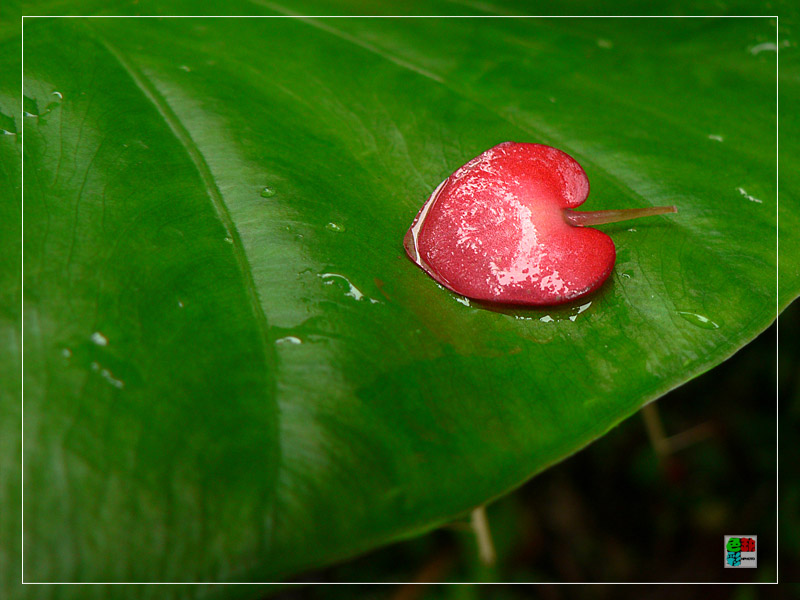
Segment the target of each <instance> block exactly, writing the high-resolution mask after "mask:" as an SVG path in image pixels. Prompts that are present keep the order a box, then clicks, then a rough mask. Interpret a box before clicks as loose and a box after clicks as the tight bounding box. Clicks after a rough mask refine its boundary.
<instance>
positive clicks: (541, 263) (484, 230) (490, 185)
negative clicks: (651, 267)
mask: <svg viewBox="0 0 800 600" xmlns="http://www.w3.org/2000/svg"><path fill="white" fill-rule="evenodd" d="M588 195H589V179H588V178H587V177H586V173H584V171H583V169H582V168H581V166H580V165H579V164H578V163H577V162H576V161H575V159H573V158H572V157H571V156H569V155H568V154H566V153H564V152H562V151H561V150H558V149H556V148H552V147H550V146H544V145H542V144H524V143H516V142H504V143H502V144H499V145H497V146H495V147H494V148H490V149H489V150H487V151H486V152H484V153H483V154H481V155H480V156H478V157H476V158H473V159H472V160H471V161H469V162H468V163H467V164H465V165H464V166H463V167H461V168H459V169H458V170H457V171H456V172H455V173H453V174H452V175H450V177H448V178H447V179H445V180H444V181H443V182H442V183H441V184H440V185H439V187H437V188H436V190H434V192H433V194H431V196H430V198H428V200H427V202H425V204H424V205H423V207H422V209H420V211H419V213H418V214H417V217H416V219H414V222H413V223H412V225H411V228H410V229H409V230H408V232H407V233H406V236H405V239H404V245H405V248H406V252H407V253H408V255H409V257H411V259H412V260H413V261H414V262H415V263H417V265H419V266H420V267H421V268H422V269H423V270H424V271H425V272H427V273H428V274H429V275H430V276H431V277H433V278H434V279H435V280H436V281H438V282H439V283H441V284H442V285H443V286H445V287H447V288H448V289H450V290H452V291H454V292H456V293H457V294H461V295H463V296H466V297H468V298H473V299H475V300H483V301H486V302H496V303H504V304H523V305H540V306H542V305H552V304H561V303H563V302H569V301H571V300H575V299H577V298H580V297H581V296H585V295H586V294H589V293H591V292H593V291H594V290H596V289H597V288H599V287H600V286H601V285H602V284H603V282H604V281H605V280H606V278H608V276H609V275H610V274H611V270H612V269H613V268H614V260H615V258H616V251H615V249H614V242H612V241H611V238H610V237H608V236H607V235H606V234H605V233H602V232H601V231H598V230H596V229H591V228H588V227H584V226H585V225H597V224H601V223H612V222H615V221H621V220H625V219H631V218H636V217H644V216H650V215H656V214H662V213H666V212H676V208H675V207H674V206H661V207H651V208H641V209H628V210H605V211H595V212H576V211H574V210H572V209H574V208H575V207H577V206H580V205H581V204H583V202H584V201H585V200H586V197H587V196H588Z"/></svg>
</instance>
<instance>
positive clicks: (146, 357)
mask: <svg viewBox="0 0 800 600" xmlns="http://www.w3.org/2000/svg"><path fill="white" fill-rule="evenodd" d="M253 6H256V7H257V9H258V12H263V13H264V14H281V13H287V12H288V10H287V9H286V8H284V7H282V6H278V5H275V4H272V3H267V2H263V3H259V4H256V5H253V4H250V5H248V10H247V12H248V13H250V14H253ZM293 10H302V11H303V12H308V13H309V14H314V13H315V11H314V7H313V6H311V5H310V4H309V5H308V6H305V7H303V9H300V8H293ZM434 12H436V11H434ZM774 37H775V29H774V23H772V22H771V21H770V20H768V19H737V20H733V19H731V20H692V21H686V20H666V19H664V20H661V19H658V20H647V21H631V20H626V19H608V20H590V19H570V20H543V19H524V20H482V19H481V20H475V19H469V20H460V19H459V20H456V19H452V20H433V19H408V20H402V21H399V20H376V19H341V20H326V19H310V18H303V19H161V20H156V19H92V20H89V19H35V20H28V21H26V25H25V88H24V89H25V92H24V93H25V98H24V103H23V108H24V111H26V113H27V115H26V116H24V117H14V116H13V114H14V109H13V106H14V104H13V98H14V94H15V92H14V88H13V86H11V85H9V86H8V89H6V88H3V93H4V94H5V96H4V99H3V102H4V103H5V104H3V109H2V112H3V113H4V114H6V115H9V114H10V115H12V116H10V117H9V118H10V119H11V120H12V121H14V123H15V126H16V127H17V128H18V129H21V127H22V125H23V123H24V134H25V149H24V161H25V182H24V194H25V202H24V216H25V236H24V257H25V264H24V267H25V282H24V283H25V288H24V289H25V306H24V308H25V323H24V326H25V355H24V359H25V381H24V384H25V403H24V408H25V429H24V436H25V471H24V474H25V491H26V495H25V507H24V508H25V576H26V580H29V581H230V580H234V581H244V580H257V581H269V580H277V579H280V578H284V577H287V576H290V575H293V574H296V573H298V572H301V571H302V570H304V569H308V568H310V567H312V566H315V565H321V564H327V563H329V562H332V561H335V560H340V559H343V558H346V557H349V556H352V555H354V554H356V553H358V552H362V551H365V550H368V549H370V548H373V547H375V546H377V545H380V544H384V543H387V542H389V541H391V540H395V539H401V538H403V537H408V536H412V535H415V534H417V533H419V532H422V531H426V530H428V529H430V528H433V527H436V526H438V525H441V524H442V523H445V522H447V521H449V520H451V519H452V518H454V517H455V516H457V515H459V514H461V513H463V512H464V511H467V510H469V509H470V508H472V507H474V506H476V505H478V504H480V503H483V502H486V501H487V500H489V499H491V498H494V497H497V496H499V495H501V494H503V493H505V492H507V491H509V490H510V489H512V488H514V487H515V486H517V485H519V484H520V483H521V482H523V481H525V480H526V479H528V478H530V477H531V476H532V475H533V474H535V473H536V472H538V471H540V470H542V469H545V468H546V467H547V466H549V465H551V464H553V463H554V462H557V461H559V460H561V459H563V458H564V457H565V456H568V455H569V454H571V453H573V452H575V451H577V450H579V449H580V448H582V447H583V446H585V445H586V444H588V443H589V442H591V441H592V440H593V439H596V438H597V437H598V436H601V435H603V434H604V433H605V432H607V431H608V430H609V429H611V428H612V427H613V426H614V425H615V424H617V423H619V422H620V421H621V420H622V419H624V418H626V417H628V416H629V415H631V414H633V413H634V412H636V411H637V410H638V409H639V408H640V407H641V406H642V405H643V404H645V403H647V402H649V401H651V400H653V399H655V398H657V397H658V396H660V395H662V394H663V393H665V392H667V391H668V390H670V389H672V388H674V387H676V386H678V385H680V384H681V383H683V382H685V381H687V380H689V379H691V378H692V377H694V376H696V375H697V374H699V373H702V372H704V371H706V370H707V369H709V368H711V367H712V366H714V365H716V364H718V363H719V362H721V361H723V360H724V359H725V358H727V357H728V356H730V355H731V354H732V353H733V352H735V351H736V350H737V349H738V348H740V347H741V346H742V345H744V344H745V343H747V342H748V341H749V340H751V339H752V338H753V337H754V336H755V335H757V333H759V332H760V331H762V330H763V329H764V328H765V327H766V326H767V325H769V323H771V322H772V320H773V319H774V317H775V312H776V297H775V294H776V288H775V269H776V246H775V230H776V200H775V198H776V181H775V163H776V151H775V89H774V74H775V52H774V49H770V48H769V46H768V44H769V43H771V41H772V40H774ZM12 41H13V40H12ZM12 41H6V42H4V43H5V44H6V45H7V46H8V45H10V44H11V43H12ZM700 57H702V60H700ZM786 85H787V86H789V87H792V86H794V90H795V92H796V88H797V80H791V81H788V82H787V84H786ZM8 98H11V99H12V100H8V101H7V100H6V99H8ZM6 104H7V105H8V108H7V107H6ZM18 138H19V136H5V137H3V138H2V139H0V144H4V146H3V148H2V151H3V152H5V153H6V154H7V155H8V156H10V157H12V158H11V160H10V161H9V162H7V161H6V160H5V156H6V154H4V155H3V157H4V160H3V169H4V173H5V177H6V178H8V179H9V181H11V182H12V185H11V186H10V189H13V187H14V184H13V181H14V177H15V175H14V168H13V165H14V160H13V157H14V156H17V157H19V152H20V141H19V139H18ZM505 140H515V141H526V142H538V143H545V144H549V145H553V146H557V147H559V148H561V149H563V150H564V151H566V152H568V153H569V154H570V155H572V156H573V157H575V158H576V159H577V160H578V161H579V162H580V163H581V165H582V166H583V168H584V169H585V170H586V172H587V174H588V176H589V180H590V182H591V186H592V191H591V194H590V196H589V200H588V201H587V202H586V204H585V205H584V207H583V208H585V209H586V210H595V209H606V208H608V209H610V208H623V207H640V206H653V205H662V204H676V205H677V206H678V208H679V211H680V212H679V214H678V215H676V216H671V217H669V218H664V217H655V218H652V219H651V220H648V221H647V222H642V223H641V224H639V223H636V224H620V225H608V226H603V227H602V229H603V230H604V231H606V232H607V233H609V234H610V235H611V236H612V238H613V239H614V242H615V244H616V246H617V252H618V258H617V263H616V266H615V269H614V272H613V274H612V275H611V277H610V278H609V280H608V282H607V283H606V284H605V285H604V286H603V287H602V288H601V290H600V291H599V292H598V293H597V294H595V295H594V296H592V297H590V298H588V299H587V300H586V301H584V302H580V303H577V304H575V305H566V306H564V307H560V308H556V309H543V310H505V311H495V310H488V309H486V308H483V307H480V306H475V305H473V304H471V303H468V302H466V301H465V300H464V299H463V298H460V297H457V296H454V295H453V294H451V293H449V292H447V291H446V290H444V289H442V288H440V287H438V286H437V285H436V284H435V283H434V282H433V281H431V280H430V278H428V277H427V276H426V275H425V274H424V273H423V272H421V271H420V270H419V269H418V268H416V267H415V266H414V265H413V264H412V263H411V262H410V261H409V260H408V259H407V258H406V257H405V256H404V252H403V248H402V238H403V235H404V233H405V230H406V229H407V228H408V226H409V224H410V222H411V220H412V219H413V217H414V215H415V214H416V212H417V210H418V209H419V207H420V205H421V204H422V202H423V201H424V200H425V199H426V198H427V196H428V195H429V194H430V192H431V191H432V190H433V189H434V188H435V187H436V186H437V185H438V184H439V182H441V181H442V179H444V178H445V177H446V176H447V175H449V174H450V173H451V172H452V171H453V170H454V169H455V168H457V167H458V166H460V165H462V164H463V163H464V162H466V160H468V159H470V158H472V157H473V156H475V155H477V154H479V153H480V152H482V151H483V150H485V149H486V148H489V147H491V146H493V145H495V144H497V143H499V142H502V141H505ZM15 153H16V154H15ZM16 160H17V161H19V158H17V159H16ZM7 164H8V165H9V166H8V167H7V166H6V165H7ZM782 169H783V172H784V173H788V174H787V175H786V177H787V178H788V180H787V183H786V186H787V187H790V188H791V186H795V189H796V188H797V170H796V169H791V168H790V167H789V166H788V165H782ZM782 188H783V185H782ZM4 193H5V192H4ZM11 197H13V194H12V195H9V198H11ZM790 208H791V206H786V203H783V204H782V207H781V213H780V219H781V228H782V229H783V228H786V229H787V230H796V229H797V225H798V222H797V221H798V218H797V213H796V211H793V210H790ZM11 216H12V217H13V211H12V214H11ZM12 237H13V236H12ZM9 239H11V238H9ZM4 243H5V237H4ZM799 258H800V257H799V256H798V253H797V252H796V248H795V249H790V250H788V251H787V250H786V249H784V250H783V251H782V255H781V260H782V267H783V268H786V269H788V270H787V271H785V272H787V273H796V272H797V265H798V264H799V263H800V260H798V259H799ZM10 272H11V271H10V270H9V273H10ZM9 277H11V276H9ZM798 286H800V279H798V278H797V277H795V276H791V275H790V276H789V278H788V279H787V278H784V280H783V283H782V286H781V296H780V299H779V301H778V303H779V305H780V306H785V305H786V304H787V303H788V302H789V301H791V300H792V299H793V298H794V297H795V296H796V295H797V293H798ZM12 288H13V286H12ZM9 306H11V303H9ZM4 307H5V303H4ZM9 317H10V318H11V319H12V320H13V318H17V317H16V313H13V312H12V313H10V315H9ZM13 344H14V342H13V340H12V341H11V342H9V344H8V345H7V347H6V348H4V351H8V349H9V348H12V350H13V347H14V346H13ZM11 397H13V394H10V395H9V396H8V398H11ZM7 404H9V403H8V402H6V397H5V396H4V398H3V406H4V410H6V405H7ZM12 412H13V411H12ZM95 590H96V591H95ZM206 591H208V590H205V589H204V588H195V589H194V590H193V591H192V592H191V593H192V594H202V593H204V592H206ZM213 591H214V593H216V594H221V595H226V594H230V595H236V594H239V595H243V596H245V597H246V595H247V594H246V593H245V592H244V591H243V590H232V591H225V592H223V591H221V590H220V589H216V590H213ZM75 593H78V591H76V592H75ZM81 593H83V592H81ZM90 593H95V594H101V593H102V588H95V589H93V590H90ZM98 597H100V596H98Z"/></svg>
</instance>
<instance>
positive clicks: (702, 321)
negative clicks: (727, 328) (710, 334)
mask: <svg viewBox="0 0 800 600" xmlns="http://www.w3.org/2000/svg"><path fill="white" fill-rule="evenodd" d="M678 314H679V315H680V316H681V317H683V318H684V319H685V320H686V321H688V322H689V323H691V324H692V325H694V326H695V327H701V328H702V329H719V325H717V324H716V323H714V321H712V320H711V319H709V318H708V317H705V316H703V315H699V314H697V313H693V312H689V311H686V310H679V311H678Z"/></svg>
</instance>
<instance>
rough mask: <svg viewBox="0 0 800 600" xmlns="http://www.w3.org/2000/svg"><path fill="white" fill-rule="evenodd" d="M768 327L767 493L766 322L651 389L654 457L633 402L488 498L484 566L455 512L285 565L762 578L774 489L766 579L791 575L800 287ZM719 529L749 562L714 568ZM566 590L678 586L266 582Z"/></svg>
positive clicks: (600, 593)
mask: <svg viewBox="0 0 800 600" xmlns="http://www.w3.org/2000/svg"><path fill="white" fill-rule="evenodd" d="M778 327H779V350H780V352H779V358H778V361H779V364H778V366H779V369H778V373H779V378H778V390H779V392H778V395H779V409H778V416H779V430H780V431H779V432H780V469H781V470H780V488H779V493H778V490H776V438H777V434H778V432H776V405H775V395H776V326H775V325H773V326H772V327H770V328H769V329H768V330H767V331H765V332H764V333H763V334H761V335H760V336H759V337H758V338H757V339H756V340H755V341H754V342H752V343H751V344H749V345H748V346H747V347H745V348H744V349H742V350H741V351H740V352H738V353H737V354H736V355H734V356H733V357H732V358H731V359H730V360H728V361H726V362H725V363H723V364H722V365H720V366H718V367H716V368H715V369H712V370H711V371H709V372H708V373H706V374H704V375H702V376H701V377H698V378H697V379H695V380H693V381H691V382H689V383H688V384H686V385H684V386H682V387H680V388H679V389H677V390H674V391H673V392H671V393H669V394H668V395H666V396H664V397H663V398H661V399H660V400H659V401H658V402H657V403H656V404H655V408H656V412H657V415H658V418H659V419H660V422H661V425H662V426H663V429H664V431H665V433H666V435H667V436H668V437H670V438H671V442H672V445H673V446H674V447H675V448H674V450H673V451H671V452H669V453H667V454H664V455H662V456H661V457H659V455H658V453H657V452H656V449H655V446H654V445H653V443H652V442H651V439H650V436H649V434H648V428H647V427H646V426H645V420H644V419H643V417H642V414H641V413H640V414H639V415H636V416H634V417H632V418H630V419H628V420H627V421H625V422H624V423H622V424H621V425H620V426H619V427H617V428H616V429H614V430H613V431H611V432H610V433H609V434H608V435H606V436H605V437H603V438H602V439H600V440H598V441H597V442H595V443H594V444H592V445H591V446H589V447H588V448H586V449H585V450H583V451H581V452H579V453H578V454H576V455H574V456H572V457H571V458H568V459H567V460H565V461H564V462H562V463H561V464H559V465H556V466H555V467H553V468H551V469H549V470H548V471H546V472H544V473H542V474H540V475H538V476H536V477H534V478H533V479H532V480H530V481H529V482H528V483H526V484H525V485H523V486H522V487H520V488H519V489H518V490H517V491H515V492H514V493H512V494H510V495H508V496H506V497H505V498H502V499H501V500H498V501H497V502H495V503H494V504H492V505H490V506H489V507H488V519H489V523H490V527H491V531H492V535H493V540H494V544H495V547H496V552H497V560H496V563H495V565H494V566H492V567H489V566H486V565H484V564H482V563H481V561H480V560H479V558H478V553H477V549H476V540H475V535H474V534H473V532H472V530H471V528H470V526H469V519H468V515H465V516H464V519H463V520H462V521H457V522H455V523H453V524H452V525H451V526H449V527H447V528H443V529H439V530H437V531H434V532H432V533H430V534H428V535H426V536H423V537H420V538H417V539H414V540H410V541H407V542H402V543H398V544H395V545H392V546H389V547H386V548H383V549H381V550H378V551H375V552H372V553H370V554H368V555H365V556H362V557H360V558H357V559H355V560H352V561H350V562H347V563H344V564H341V565H338V566H334V567H330V568H326V569H323V570H320V571H316V572H311V573H306V574H304V575H302V576H300V577H298V578H297V581H303V582H703V581H706V582H770V581H774V580H775V578H776V564H777V563H776V556H775V548H776V499H777V505H779V506H780V510H781V521H780V528H779V530H778V533H779V539H780V565H779V567H780V580H781V582H782V583H784V582H792V581H793V582H797V581H800V560H799V557H800V477H798V472H800V450H799V449H798V446H797V443H796V442H797V435H796V433H797V431H798V430H800V387H799V386H798V383H799V382H798V364H800V357H799V356H798V353H799V351H800V348H799V347H798V344H797V342H796V341H797V340H798V338H800V303H797V302H795V303H794V304H793V305H792V306H790V307H789V308H788V309H787V310H786V311H785V312H784V313H783V314H782V315H781V317H780V319H779V325H778ZM675 436H677V437H675ZM725 534H741V535H750V534H753V535H758V568H756V569H724V568H723V563H724V554H723V535H725ZM782 587H783V586H782ZM579 591H580V597H582V598H597V599H605V598H620V597H622V598H627V597H636V598H667V597H674V596H675V592H676V591H677V589H676V588H671V587H650V586H648V587H640V586H628V587H624V588H620V587H614V588H612V587H611V586H593V587H591V588H583V587H581V588H574V587H570V586H538V587H536V588H535V589H534V588H530V587H527V586H493V587H489V588H487V587H483V586H480V587H478V586H436V585H427V586H426V585H402V584H396V585H391V586H380V587H376V586H315V585H305V586H301V585H298V586H290V587H287V588H284V589H283V591H280V592H279V593H278V594H277V595H274V596H272V597H273V598H278V599H279V600H313V599H316V598H325V599H331V598H333V599H335V598H389V599H392V600H414V599H432V598H445V599H454V600H455V599H464V600H466V599H472V598H476V599H477V598H486V597H491V598H508V599H514V598H529V597H531V596H532V595H535V596H536V597H541V598H544V599H549V598H553V599H559V598H572V597H575V596H576V594H578V592H579ZM783 591H784V592H785V591H786V590H785V588H784V589H783ZM795 591H797V590H795ZM679 596H680V597H681V598H695V597H696V598H735V599H737V600H738V599H741V600H747V599H749V598H756V597H759V598H761V597H779V595H778V588H777V587H776V586H768V587H758V588H754V587H751V586H714V587H708V586H701V587H695V588H693V589H692V590H687V589H685V588H682V589H681V592H680V594H679ZM783 597H786V596H783Z"/></svg>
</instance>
